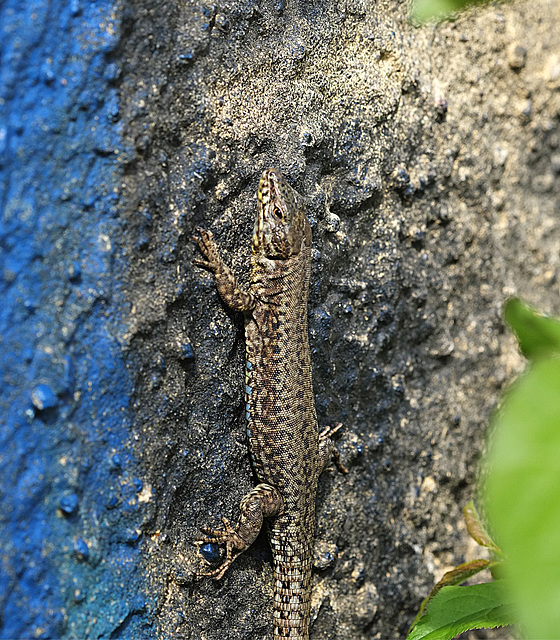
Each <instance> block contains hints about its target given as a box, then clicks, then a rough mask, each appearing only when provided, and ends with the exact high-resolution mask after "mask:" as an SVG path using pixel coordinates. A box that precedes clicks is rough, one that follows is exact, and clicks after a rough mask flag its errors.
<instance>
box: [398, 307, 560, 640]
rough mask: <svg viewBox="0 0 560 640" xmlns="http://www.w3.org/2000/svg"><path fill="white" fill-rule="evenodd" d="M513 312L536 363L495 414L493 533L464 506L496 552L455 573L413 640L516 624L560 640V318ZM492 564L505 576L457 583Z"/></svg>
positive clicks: (489, 484)
mask: <svg viewBox="0 0 560 640" xmlns="http://www.w3.org/2000/svg"><path fill="white" fill-rule="evenodd" d="M505 318H506V321H507V323H508V324H509V325H510V327H511V328H512V330H513V332H514V333H515V335H516V337H517V339H518V342H519V348H520V350H521V351H522V353H523V354H524V355H525V356H526V357H527V358H529V360H530V363H529V366H528V367H527V369H526V370H525V372H524V373H523V374H522V376H521V377H520V378H519V380H517V382H516V383H515V384H514V385H512V387H511V388H510V389H509V391H508V392H507V393H506V394H505V396H504V399H503V401H502V404H501V406H500V408H499V410H498V411H497V412H496V414H495V415H494V417H493V419H492V424H491V429H490V437H489V446H488V451H487V454H486V458H485V460H484V462H483V466H484V468H485V469H486V470H487V481H486V485H485V486H484V487H483V488H482V494H483V497H484V506H485V509H486V513H487V516H488V522H489V525H490V527H491V530H492V533H493V537H491V536H490V534H489V533H488V532H487V530H486V527H485V526H484V524H483V522H482V521H481V519H480V517H479V516H478V513H477V512H476V509H475V508H474V505H473V504H472V503H469V504H468V505H467V506H466V507H465V509H464V510H463V511H464V515H465V519H466V522H467V529H468V531H469V533H470V535H471V536H472V537H473V538H474V539H475V540H476V541H477V542H478V543H479V544H481V545H482V546H485V547H487V548H488V549H490V551H491V552H492V559H490V560H474V561H471V562H469V563H464V564H462V565H459V567H457V568H456V569H454V570H453V571H450V572H447V573H446V574H445V575H444V577H443V578H442V580H440V582H438V584H437V585H436V586H435V587H434V588H433V589H432V591H431V592H430V594H429V595H428V597H427V598H426V599H425V600H424V602H423V603H422V605H421V607H420V610H419V612H418V615H417V616H416V619H415V620H414V622H413V624H412V627H411V630H410V632H409V635H408V637H407V640H428V639H429V640H448V639H450V638H453V637H455V635H458V634H459V633H462V632H463V631H466V630H468V629H477V628H489V627H493V626H501V625H505V624H511V623H512V622H514V621H516V622H518V627H519V630H520V633H521V635H522V637H523V638H526V639H528V640H540V639H543V638H547V639H548V640H554V639H560V607H559V603H560V357H559V356H560V319H558V318H553V317H550V316H546V315H544V314H542V313H540V312H538V311H537V310H535V309H533V308H531V307H530V306H528V305H527V304H525V303H524V302H522V301H521V300H518V299H512V300H509V301H508V302H507V304H506V306H505ZM494 540H495V541H496V542H495V541H494ZM498 545H499V546H498ZM485 568H490V569H491V570H492V573H493V575H496V574H497V573H499V576H500V579H499V580H496V581H495V582H491V583H486V584H475V585H471V586H468V587H459V586H456V585H458V584H459V583H460V582H463V581H464V580H466V579H467V578H470V577H472V576H473V575H475V574H476V573H478V572H479V571H481V570H483V569H485ZM496 569H499V572H498V571H496ZM450 585H453V586H450Z"/></svg>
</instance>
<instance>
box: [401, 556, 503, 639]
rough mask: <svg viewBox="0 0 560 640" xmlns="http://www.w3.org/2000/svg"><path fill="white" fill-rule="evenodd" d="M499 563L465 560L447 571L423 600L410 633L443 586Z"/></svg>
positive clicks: (454, 583) (455, 582)
mask: <svg viewBox="0 0 560 640" xmlns="http://www.w3.org/2000/svg"><path fill="white" fill-rule="evenodd" d="M497 564H499V563H497V562H495V561H494V560H471V561H470V562H464V563H463V564H460V565H459V566H457V567H455V568H454V569H451V571H446V572H445V573H444V574H443V577H442V579H441V580H440V581H439V582H438V583H437V584H436V585H435V586H434V587H433V588H432V590H431V591H430V593H429V594H428V595H427V597H426V598H424V600H422V604H421V605H420V608H419V609H418V613H417V614H416V617H415V618H414V621H413V622H412V624H411V625H410V629H409V630H408V632H409V633H410V632H411V631H412V629H414V627H415V626H416V624H417V623H418V620H420V618H421V617H422V615H423V614H424V611H425V609H426V607H427V606H428V602H430V600H431V599H432V598H433V597H434V596H435V595H436V593H438V592H439V591H441V589H443V587H448V586H452V585H456V584H461V582H465V580H468V579H469V578H472V576H474V575H476V574H477V573H480V571H484V569H491V568H492V567H494V566H496V565H497Z"/></svg>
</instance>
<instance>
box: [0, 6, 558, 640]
mask: <svg viewBox="0 0 560 640" xmlns="http://www.w3.org/2000/svg"><path fill="white" fill-rule="evenodd" d="M59 5H60V6H59ZM559 20H560V5H559V4H558V2H553V1H552V0H538V1H537V2H531V3H528V2H527V3H511V4H504V5H501V6H493V7H487V8H478V9H476V11H473V12H471V13H467V14H464V15H463V16H461V17H460V18H458V19H457V20H455V21H454V22H449V23H445V24H442V25H440V26H425V27H421V28H415V27H413V26H412V25H410V23H409V22H408V21H407V17H406V6H405V5H400V4H398V3H396V2H388V1H385V2H383V1H382V2H377V3H373V2H369V1H365V0H346V1H343V2H340V1H338V0H336V1H335V0H326V1H318V0H316V1H313V2H293V1H292V0H285V1H283V0H270V1H269V0H235V1H234V0H224V1H223V2H219V3H211V2H207V3H201V2H196V1H194V0H187V1H186V2H181V3H179V2H170V1H167V2H166V1H158V2H155V0H153V1H152V2H149V1H147V0H142V1H141V0H135V1H130V2H127V3H124V2H123V3H122V4H121V3H119V2H117V1H115V2H109V1H108V0H98V1H97V2H95V3H90V2H80V1H79V0H72V2H70V3H65V2H62V1H60V0H51V1H50V2H46V0H36V1H35V2H31V0H30V1H29V2H21V1H18V2H16V1H15V0H8V1H7V2H4V3H3V4H2V7H1V8H0V32H1V35H2V37H1V38H0V47H1V51H0V54H1V55H0V57H1V59H2V68H1V69H2V71H1V73H2V77H1V79H2V93H1V94H0V189H1V193H0V203H1V204H0V206H1V213H0V216H1V217H0V274H1V275H2V280H1V281H0V287H1V291H2V293H1V295H2V300H3V304H2V307H1V308H0V345H1V347H0V374H1V376H2V386H1V394H0V415H1V420H2V430H1V431H0V438H1V449H0V472H1V477H2V484H1V487H2V488H1V494H0V496H1V497H0V500H1V502H2V517H1V518H0V539H2V541H3V556H2V564H1V565H0V636H1V637H36V638H50V637H60V638H80V639H82V638H84V639H85V638H170V637H173V638H176V639H180V638H184V639H185V640H187V639H188V640H202V638H204V639H205V640H218V639H220V640H223V638H224V637H227V638H228V640H236V639H241V638H245V639H248V638H254V639H255V640H256V639H259V640H262V639H263V638H269V637H271V596H272V580H271V578H272V568H271V564H270V553H269V550H268V547H267V542H266V537H265V536H264V535H263V536H261V537H260V538H259V539H258V540H257V542H256V543H255V544H254V545H253V547H252V549H251V550H250V551H249V552H247V553H246V554H245V555H244V556H243V557H241V558H239V559H238V560H237V561H236V563H235V564H234V566H233V567H232V568H231V569H230V571H229V572H228V574H227V575H226V576H225V577H224V579H223V580H222V582H221V583H214V582H212V581H210V580H195V579H194V577H193V575H194V571H195V569H196V568H197V567H199V566H200V563H201V560H200V559H199V557H198V555H197V552H196V548H195V547H194V546H193V545H192V543H191V540H192V539H193V538H194V537H195V536H196V534H197V533H198V527H200V526H201V525H216V524H218V523H219V518H220V517H221V516H222V515H225V516H227V517H228V518H231V519H234V518H235V517H236V514H237V506H238V503H239V501H240V499H241V497H242V496H243V494H244V493H245V492H246V491H247V490H248V489H249V488H250V487H251V486H252V482H253V481H252V478H251V469H250V466H249V461H248V456H247V449H246V442H245V429H244V424H243V391H244V384H243V382H244V381H243V361H244V354H243V329H242V319H241V318H240V317H239V316H238V315H236V314H235V313H232V312H230V311H229V310H227V309H226V308H225V307H224V306H223V305H222V304H221V303H220V301H219V299H218V296H217V294H216V292H215V290H214V287H213V284H212V282H211V279H210V278H209V276H208V275H207V274H205V273H203V272H201V271H200V270H197V269H193V268H192V266H191V261H192V257H193V255H194V247H193V245H192V243H190V242H189V237H190V235H191V234H192V232H193V229H194V227H195V226H196V225H200V226H205V227H207V228H210V229H211V230H212V231H213V232H214V234H215V237H216V239H217V241H218V242H219V243H220V246H221V247H222V248H223V251H224V253H225V254H226V256H227V257H228V258H229V262H230V264H231V265H232V266H233V268H234V269H235V270H236V272H237V273H239V274H240V276H241V277H242V278H246V277H247V273H248V256H249V245H250V235H251V229H252V224H253V215H254V211H255V206H256V205H255V203H256V197H255V192H256V187H257V184H258V179H259V176H260V173H261V172H262V170H263V169H265V168H266V167H268V166H277V167H279V168H280V169H281V170H282V171H283V172H284V173H285V174H286V176H287V177H288V179H289V180H290V182H291V184H293V186H294V187H296V188H297V189H298V190H299V191H300V192H301V193H303V194H305V195H306V196H307V197H308V201H309V206H308V210H309V215H310V218H311V222H312V227H313V234H314V250H315V255H314V264H313V275H312V290H311V302H310V331H311V344H312V352H313V353H312V358H313V371H314V384H315V390H316V399H317V410H318V415H319V422H320V424H322V425H327V424H334V423H336V422H338V421H342V422H343V423H344V425H345V428H344V431H343V434H342V437H341V438H340V441H339V447H340V450H341V453H342V457H343V461H344V463H345V464H346V465H347V466H348V467H349V468H350V474H349V475H348V476H347V477H342V476H341V475H339V474H337V473H335V472H334V471H327V472H326V473H325V475H324V477H323V478H322V480H321V483H320V488H319V497H318V516H317V517H318V528H317V545H316V559H315V566H316V571H315V573H314V591H313V626H312V638H314V639H316V640H323V639H324V640H328V639H340V640H361V639H362V638H363V639H366V638H380V639H385V638H396V637H403V636H404V634H405V632H406V629H407V627H408V625H409V624H410V622H411V620H412V618H413V616H414V613H415V610H416V608H417V606H418V604H419V602H420V601H421V599H422V598H423V597H424V596H425V594H426V593H427V591H428V590H429V588H430V587H431V585H432V584H433V582H434V581H435V580H436V579H437V578H439V577H440V576H441V574H442V573H443V571H444V570H445V569H446V568H449V567H450V566H452V565H454V564H457V563H459V562H461V561H464V560H465V559H469V558H473V557H476V554H478V550H476V549H475V548H474V547H473V545H472V544H470V543H469V542H468V538H467V534H466V531H465V528H464V525H463V523H462V518H461V507H462V506H463V505H464V504H465V503H466V502H467V501H468V500H469V499H470V498H471V497H472V496H473V495H474V493H475V492H476V482H475V481H476V471H477V462H478V459H479V456H480V453H481V451H482V448H483V443H484V435H485V432H486V429H487V425H488V419H489V416H490V415H491V412H492V410H493V409H494V407H495V406H496V402H497V400H498V399H499V397H500V393H501V392H502V390H503V388H504V386H505V385H507V383H508V382H509V381H511V380H512V379H513V377H514V376H515V375H516V373H517V372H519V371H520V370H521V368H522V366H523V363H522V360H521V358H520V357H519V356H518V355H517V353H516V349H515V345H514V343H513V340H512V338H511V337H510V336H509V335H508V334H507V332H506V331H505V330H504V327H503V322H502V320H501V308H502V304H503V301H504V300H505V298H506V297H507V296H509V295H512V294H518V295H521V296H523V297H524V298H526V299H527V300H529V301H530V302H531V303H533V304H535V305H537V306H539V307H541V308H542V309H543V310H546V311H549V312H555V313H559V312H560V304H559V303H560V299H559V297H560V296H559V293H560V289H559V280H558V277H559V275H560V261H559V254H558V247H559V246H560V223H559V220H558V202H559V189H560V188H559V181H558V174H559V173H560V40H559V39H558V37H557V29H556V27H555V25H557V24H558V21H559ZM37 389H39V391H40V393H39V395H37ZM47 389H48V390H49V392H48V393H47V391H46V390H47ZM479 637H483V635H482V634H480V636H479ZM498 637H504V633H503V632H501V635H500V636H498Z"/></svg>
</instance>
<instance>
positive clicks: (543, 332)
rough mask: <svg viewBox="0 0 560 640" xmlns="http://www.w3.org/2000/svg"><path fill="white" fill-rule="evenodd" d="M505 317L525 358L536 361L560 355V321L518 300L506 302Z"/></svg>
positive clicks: (513, 299)
mask: <svg viewBox="0 0 560 640" xmlns="http://www.w3.org/2000/svg"><path fill="white" fill-rule="evenodd" d="M504 315H505V319H506V322H507V323H508V324H509V326H510V327H511V328H512V329H513V332H514V333H515V335H516V337H517V340H518V342H519V348H520V349H521V352H522V353H523V355H524V356H526V357H527V358H529V359H531V360H535V359H537V358H542V357H549V356H552V355H554V354H560V320H558V319H557V318H554V317H551V316H546V315H543V314H542V313H539V312H538V311H537V310H536V309H533V308H532V307H530V306H529V305H528V304H526V303H525V302H523V301H522V300H519V299H518V298H512V299H511V300H508V301H507V302H506V305H505V307H504Z"/></svg>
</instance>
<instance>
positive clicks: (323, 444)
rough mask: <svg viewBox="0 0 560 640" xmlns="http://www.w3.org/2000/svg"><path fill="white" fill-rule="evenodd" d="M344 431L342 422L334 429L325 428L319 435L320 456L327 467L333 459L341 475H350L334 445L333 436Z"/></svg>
mask: <svg viewBox="0 0 560 640" xmlns="http://www.w3.org/2000/svg"><path fill="white" fill-rule="evenodd" d="M340 429H342V422H339V423H338V424H337V425H335V426H334V427H325V428H324V429H323V431H321V433H320V434H319V456H320V457H321V458H322V459H323V461H324V462H323V464H324V465H326V464H327V462H328V460H329V459H330V458H332V459H333V460H334V463H335V465H336V468H337V469H338V470H339V471H340V472H341V473H344V474H346V473H348V469H347V468H346V467H345V466H344V465H343V464H342V462H341V461H340V453H339V452H338V450H337V449H335V447H334V445H333V443H332V440H331V438H332V436H333V435H334V434H335V433H337V432H338V431H340Z"/></svg>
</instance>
